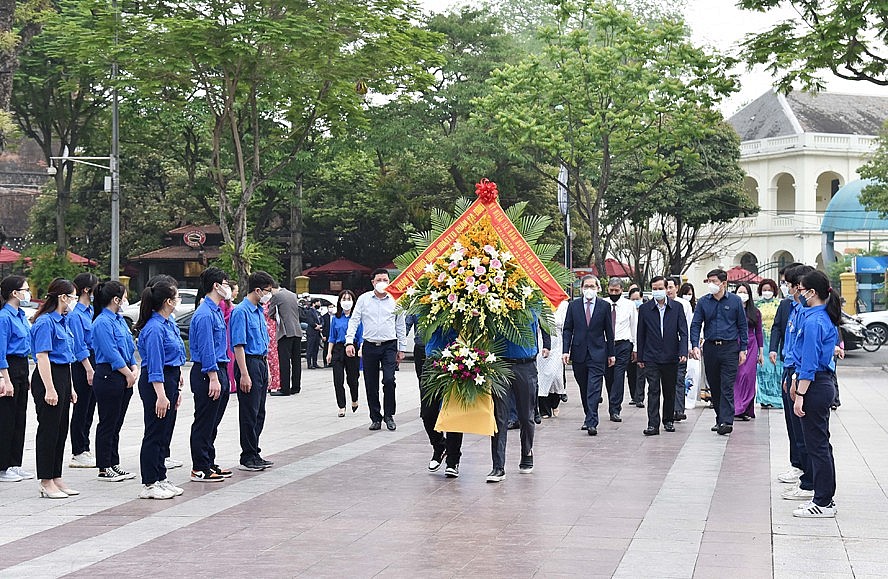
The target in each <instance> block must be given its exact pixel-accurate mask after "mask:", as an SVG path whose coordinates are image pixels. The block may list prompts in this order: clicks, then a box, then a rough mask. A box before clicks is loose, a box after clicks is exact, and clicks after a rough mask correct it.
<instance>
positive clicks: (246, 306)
mask: <svg viewBox="0 0 888 579" xmlns="http://www.w3.org/2000/svg"><path fill="white" fill-rule="evenodd" d="M228 325H229V327H230V332H231V349H232V350H233V349H234V348H235V347H236V346H243V347H244V353H245V354H248V355H250V356H266V355H268V325H267V324H266V322H265V312H264V311H263V310H262V308H260V307H259V306H258V305H255V304H253V302H251V301H250V300H248V299H245V300H243V301H242V302H241V303H239V304H237V305H236V306H234V309H233V310H231V317H230V318H229V319H228Z"/></svg>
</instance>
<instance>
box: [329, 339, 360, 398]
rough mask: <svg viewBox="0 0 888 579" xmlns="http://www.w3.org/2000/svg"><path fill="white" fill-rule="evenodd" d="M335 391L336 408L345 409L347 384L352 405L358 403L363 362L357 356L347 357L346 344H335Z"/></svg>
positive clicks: (333, 363) (333, 361)
mask: <svg viewBox="0 0 888 579" xmlns="http://www.w3.org/2000/svg"><path fill="white" fill-rule="evenodd" d="M331 363H332V365H333V391H334V392H335V394H336V408H345V402H346V400H345V384H346V382H347V383H348V391H349V394H351V401H352V403H357V402H358V376H359V374H360V373H361V360H360V358H358V357H357V356H346V355H345V342H339V343H337V344H333V355H332V356H331Z"/></svg>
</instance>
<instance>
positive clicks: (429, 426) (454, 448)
mask: <svg viewBox="0 0 888 579" xmlns="http://www.w3.org/2000/svg"><path fill="white" fill-rule="evenodd" d="M421 347H422V346H416V348H417V349H419V348H421ZM423 358H425V349H424V348H423ZM414 361H415V358H414ZM423 364H425V361H423ZM421 373H422V370H417V374H421ZM419 396H420V403H419V416H420V418H422V424H423V426H424V427H425V431H426V434H427V435H428V437H429V444H431V445H432V448H433V449H434V452H435V453H436V454H440V453H442V452H445V453H446V458H445V461H446V464H447V466H458V465H459V459H460V458H461V457H462V442H463V433H462V432H447V433H444V432H439V431H437V430H435V423H436V422H438V415H439V414H440V413H441V398H440V397H434V398H427V397H426V385H425V382H424V381H423V380H420V382H419Z"/></svg>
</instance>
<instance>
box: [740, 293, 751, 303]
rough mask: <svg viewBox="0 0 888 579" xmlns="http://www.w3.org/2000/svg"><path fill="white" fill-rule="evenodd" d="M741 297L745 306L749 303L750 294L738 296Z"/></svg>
mask: <svg viewBox="0 0 888 579" xmlns="http://www.w3.org/2000/svg"><path fill="white" fill-rule="evenodd" d="M737 295H738V296H740V301H741V302H743V303H744V304H745V303H746V302H748V301H749V294H737Z"/></svg>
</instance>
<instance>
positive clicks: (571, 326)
mask: <svg viewBox="0 0 888 579" xmlns="http://www.w3.org/2000/svg"><path fill="white" fill-rule="evenodd" d="M585 301H586V300H585V299H583V298H577V299H575V300H573V301H572V302H570V304H569V305H568V306H567V317H566V318H565V320H564V329H563V330H562V334H561V336H562V341H563V343H564V350H563V353H565V354H570V360H571V361H572V362H573V363H574V364H582V363H587V364H607V359H608V358H611V357H613V355H614V325H613V323H612V322H611V316H610V306H608V304H607V303H606V302H605V301H604V300H603V299H601V298H595V307H594V308H593V309H592V316H591V319H590V320H589V324H588V325H586V305H585Z"/></svg>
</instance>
